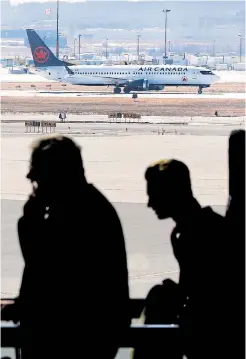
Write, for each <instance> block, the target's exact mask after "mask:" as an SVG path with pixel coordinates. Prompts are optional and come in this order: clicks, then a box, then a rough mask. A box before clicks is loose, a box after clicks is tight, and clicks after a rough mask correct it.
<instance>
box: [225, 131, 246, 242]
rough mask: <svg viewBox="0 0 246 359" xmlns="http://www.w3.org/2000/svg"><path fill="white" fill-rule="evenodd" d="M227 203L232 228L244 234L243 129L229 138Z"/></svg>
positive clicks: (234, 132)
mask: <svg viewBox="0 0 246 359" xmlns="http://www.w3.org/2000/svg"><path fill="white" fill-rule="evenodd" d="M228 154H229V203H228V208H227V212H226V218H227V220H228V222H229V223H230V225H231V226H233V230H234V231H236V232H238V234H239V233H240V235H243V237H244V236H245V232H244V231H245V131H244V130H237V131H233V132H232V133H231V135H230V138H229V151H228Z"/></svg>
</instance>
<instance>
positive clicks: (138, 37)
mask: <svg viewBox="0 0 246 359" xmlns="http://www.w3.org/2000/svg"><path fill="white" fill-rule="evenodd" d="M140 36H141V35H138V36H137V58H138V60H139V39H140Z"/></svg>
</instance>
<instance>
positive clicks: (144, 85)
mask: <svg viewBox="0 0 246 359" xmlns="http://www.w3.org/2000/svg"><path fill="white" fill-rule="evenodd" d="M127 87H128V88H129V89H130V90H131V91H145V90H148V89H149V81H148V80H147V79H143V80H134V81H129V83H128V85H127Z"/></svg>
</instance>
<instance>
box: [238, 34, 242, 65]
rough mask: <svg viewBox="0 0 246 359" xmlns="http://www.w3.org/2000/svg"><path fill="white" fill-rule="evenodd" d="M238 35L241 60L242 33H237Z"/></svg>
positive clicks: (240, 57)
mask: <svg viewBox="0 0 246 359" xmlns="http://www.w3.org/2000/svg"><path fill="white" fill-rule="evenodd" d="M238 36H239V59H240V60H239V62H240V63H241V62H242V34H238Z"/></svg>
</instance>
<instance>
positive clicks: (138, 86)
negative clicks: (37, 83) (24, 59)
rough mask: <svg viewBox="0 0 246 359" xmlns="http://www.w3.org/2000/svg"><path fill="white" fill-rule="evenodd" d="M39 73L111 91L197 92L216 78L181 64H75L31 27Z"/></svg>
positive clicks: (34, 58) (208, 73)
mask: <svg viewBox="0 0 246 359" xmlns="http://www.w3.org/2000/svg"><path fill="white" fill-rule="evenodd" d="M26 32H27V36H28V40H29V44H30V47H31V52H32V57H33V60H34V65H35V68H36V70H37V71H38V73H39V74H40V75H41V76H43V77H45V78H47V79H49V80H55V81H59V82H62V83H68V84H72V85H83V86H114V93H115V94H119V93H121V88H122V87H123V91H124V93H130V92H131V91H148V90H150V91H151V90H156V91H159V90H163V89H164V87H165V86H176V87H177V86H198V94H201V93H202V90H203V88H206V87H210V85H211V84H212V83H214V82H215V81H217V80H218V79H219V77H218V76H217V75H215V74H214V73H213V72H212V71H210V70H208V69H204V68H203V67H196V66H183V65H158V66H153V65H148V66H140V65H123V66H122V65H99V66H94V65H74V64H70V63H68V62H66V61H62V60H60V59H58V58H57V57H56V56H55V55H54V54H53V53H52V51H51V50H50V49H49V48H48V47H47V46H46V45H45V43H44V42H43V40H42V39H41V38H40V37H39V35H38V34H37V33H36V32H35V31H34V30H33V29H27V30H26Z"/></svg>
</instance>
